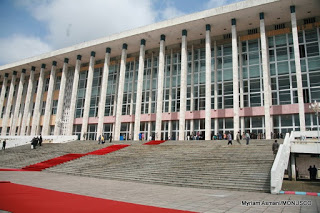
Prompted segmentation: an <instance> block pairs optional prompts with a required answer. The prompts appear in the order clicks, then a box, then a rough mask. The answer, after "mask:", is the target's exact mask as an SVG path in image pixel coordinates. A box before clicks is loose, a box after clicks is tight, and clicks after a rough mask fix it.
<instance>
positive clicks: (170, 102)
mask: <svg viewBox="0 0 320 213" xmlns="http://www.w3.org/2000/svg"><path fill="white" fill-rule="evenodd" d="M172 69H173V50H172V49H171V53H170V90H169V110H168V111H169V113H171V111H172ZM169 136H170V138H172V120H169V123H168V138H169Z"/></svg>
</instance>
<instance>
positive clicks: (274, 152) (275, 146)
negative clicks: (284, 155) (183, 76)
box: [272, 140, 279, 158]
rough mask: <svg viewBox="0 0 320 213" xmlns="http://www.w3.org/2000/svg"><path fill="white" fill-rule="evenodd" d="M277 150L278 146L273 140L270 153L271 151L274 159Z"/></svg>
mask: <svg viewBox="0 0 320 213" xmlns="http://www.w3.org/2000/svg"><path fill="white" fill-rule="evenodd" d="M278 149H279V144H278V141H277V140H275V141H274V143H273V144H272V151H273V156H274V158H276V156H277V153H278Z"/></svg>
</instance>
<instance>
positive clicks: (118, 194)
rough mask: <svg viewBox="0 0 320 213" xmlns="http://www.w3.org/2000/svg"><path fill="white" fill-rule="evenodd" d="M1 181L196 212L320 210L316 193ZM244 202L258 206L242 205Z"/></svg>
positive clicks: (59, 179)
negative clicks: (307, 194) (288, 193)
mask: <svg viewBox="0 0 320 213" xmlns="http://www.w3.org/2000/svg"><path fill="white" fill-rule="evenodd" d="M0 180H1V181H11V182H13V183H18V184H23V185H28V186H33V187H39V188H45V189H51V190H56V191H62V192H68V193H74V194H80V195H87V196H92V197H97V198H104V199H111V200H117V201H124V202H129V203H135V204H142V205H150V206H156V207H164V208H172V209H179V210H189V211H195V212H206V213H209V212H290V213H293V212H310V213H311V212H319V211H320V198H319V197H314V196H300V195H271V194H269V193H258V192H243V191H226V190H212V189H197V188H184V187H172V186H163V185H154V184H143V183H137V182H124V181H117V180H105V179H98V178H90V177H80V176H72V175H64V174H55V173H48V172H0ZM242 201H247V202H248V204H249V203H250V202H251V204H256V205H248V206H246V205H242ZM277 201H295V202H299V201H306V202H305V203H308V202H307V201H309V203H310V201H311V203H312V204H311V205H310V206H308V205H306V206H302V205H294V203H293V202H290V203H289V202H287V204H286V205H276V206H272V205H268V204H270V202H275V203H276V204H277ZM254 202H255V203H254ZM258 202H260V203H263V202H265V205H258Z"/></svg>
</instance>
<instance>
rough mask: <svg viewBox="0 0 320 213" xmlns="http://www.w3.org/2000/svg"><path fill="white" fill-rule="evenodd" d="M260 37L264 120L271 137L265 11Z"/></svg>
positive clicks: (261, 20) (268, 135)
mask: <svg viewBox="0 0 320 213" xmlns="http://www.w3.org/2000/svg"><path fill="white" fill-rule="evenodd" d="M260 39H261V54H262V71H263V90H264V91H263V94H264V122H265V134H266V139H271V125H270V124H271V118H270V106H271V103H270V95H271V91H270V90H269V79H270V74H269V63H268V47H267V38H266V29H265V24H264V13H260Z"/></svg>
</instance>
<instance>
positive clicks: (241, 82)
mask: <svg viewBox="0 0 320 213" xmlns="http://www.w3.org/2000/svg"><path fill="white" fill-rule="evenodd" d="M238 42H239V79H240V84H239V89H240V108H241V109H243V107H244V97H243V70H242V42H241V40H240V37H239V41H238ZM240 124H241V125H240V133H243V132H244V117H243V116H242V117H241V118H240ZM240 135H241V134H240Z"/></svg>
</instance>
